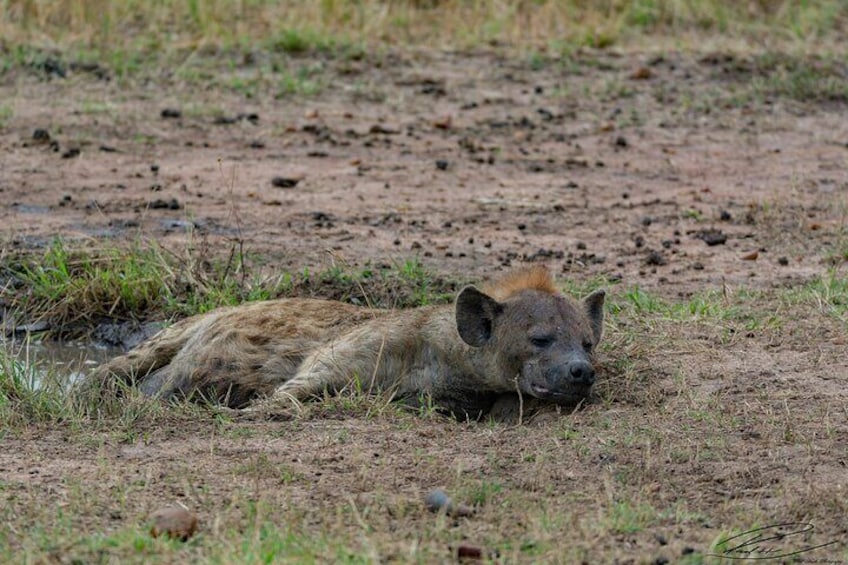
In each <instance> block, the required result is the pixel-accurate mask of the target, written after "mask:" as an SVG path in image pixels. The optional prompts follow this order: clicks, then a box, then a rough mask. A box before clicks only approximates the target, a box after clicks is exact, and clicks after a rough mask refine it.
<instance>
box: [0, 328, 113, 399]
mask: <svg viewBox="0 0 848 565" xmlns="http://www.w3.org/2000/svg"><path fill="white" fill-rule="evenodd" d="M121 352H122V349H121V348H119V347H114V346H109V345H104V344H102V343H94V342H91V341H87V340H78V341H56V340H41V339H36V338H26V337H24V338H20V339H17V338H2V337H0V356H2V357H3V358H4V359H6V360H8V361H7V362H11V361H16V362H18V363H19V364H20V366H21V367H22V369H21V370H15V374H17V375H19V376H21V377H23V378H24V379H25V380H26V381H27V384H28V385H29V387H30V388H32V389H38V388H40V387H41V386H43V385H44V384H45V383H46V382H48V380H49V381H50V382H56V383H58V384H60V385H61V386H63V387H65V388H68V387H70V386H72V385H73V384H74V383H77V382H79V381H80V380H81V379H82V378H84V377H85V375H86V374H88V373H89V372H90V371H91V370H92V369H94V368H95V367H97V366H98V365H100V364H101V363H103V362H104V361H107V360H109V359H111V358H112V357H115V356H116V355H118V354H119V353H121Z"/></svg>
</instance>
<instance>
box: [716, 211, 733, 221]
mask: <svg viewBox="0 0 848 565" xmlns="http://www.w3.org/2000/svg"><path fill="white" fill-rule="evenodd" d="M718 218H719V220H721V221H722V222H729V221H730V220H732V219H733V216H731V215H730V212H728V211H727V210H722V211H721V212H720V213H719V216H718Z"/></svg>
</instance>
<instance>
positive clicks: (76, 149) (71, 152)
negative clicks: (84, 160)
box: [62, 147, 80, 159]
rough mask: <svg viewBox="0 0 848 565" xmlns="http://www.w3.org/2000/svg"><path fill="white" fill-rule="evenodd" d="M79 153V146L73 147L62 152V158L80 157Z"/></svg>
mask: <svg viewBox="0 0 848 565" xmlns="http://www.w3.org/2000/svg"><path fill="white" fill-rule="evenodd" d="M79 154H80V150H79V147H71V148H70V149H68V150H67V151H65V152H64V153H62V159H73V158H74V157H79Z"/></svg>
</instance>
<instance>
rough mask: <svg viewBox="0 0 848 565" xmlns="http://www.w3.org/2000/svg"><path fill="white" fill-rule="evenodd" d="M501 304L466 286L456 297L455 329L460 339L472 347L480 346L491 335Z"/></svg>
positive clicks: (501, 308)
mask: <svg viewBox="0 0 848 565" xmlns="http://www.w3.org/2000/svg"><path fill="white" fill-rule="evenodd" d="M502 311H503V306H501V304H500V303H499V302H498V301H497V300H495V299H494V298H492V297H491V296H488V295H486V294H483V293H482V292H480V291H479V290H477V289H476V288H475V287H473V286H466V287H465V288H463V289H462V290H461V291H459V296H457V297H456V329H457V330H458V331H459V337H461V338H462V341H464V342H465V343H467V344H468V345H470V346H472V347H482V346H483V345H486V343H487V342H488V341H489V340H490V339H491V337H492V328H494V325H495V318H497V316H498V314H500V313H501V312H502Z"/></svg>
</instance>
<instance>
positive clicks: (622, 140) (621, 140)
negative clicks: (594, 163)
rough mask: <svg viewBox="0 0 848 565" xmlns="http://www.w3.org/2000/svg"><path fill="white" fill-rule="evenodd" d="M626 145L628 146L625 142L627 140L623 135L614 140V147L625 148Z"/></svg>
mask: <svg viewBox="0 0 848 565" xmlns="http://www.w3.org/2000/svg"><path fill="white" fill-rule="evenodd" d="M628 145H630V144H629V143H628V142H627V138H626V137H624V136H623V135H619V136H618V137H616V138H615V146H616V147H622V148H623V147H627V146H628ZM598 163H600V161H598ZM598 166H599V167H603V165H598Z"/></svg>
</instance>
